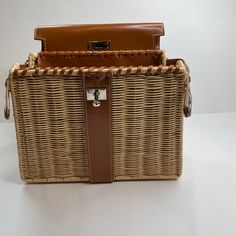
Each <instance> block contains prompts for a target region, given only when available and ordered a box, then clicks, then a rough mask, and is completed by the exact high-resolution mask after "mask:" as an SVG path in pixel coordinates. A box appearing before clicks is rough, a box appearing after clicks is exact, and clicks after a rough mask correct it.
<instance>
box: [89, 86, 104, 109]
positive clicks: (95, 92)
mask: <svg viewBox="0 0 236 236" xmlns="http://www.w3.org/2000/svg"><path fill="white" fill-rule="evenodd" d="M86 96H87V101H93V106H94V107H99V106H100V105H101V101H102V100H107V91H106V89H105V88H89V89H87V90H86Z"/></svg>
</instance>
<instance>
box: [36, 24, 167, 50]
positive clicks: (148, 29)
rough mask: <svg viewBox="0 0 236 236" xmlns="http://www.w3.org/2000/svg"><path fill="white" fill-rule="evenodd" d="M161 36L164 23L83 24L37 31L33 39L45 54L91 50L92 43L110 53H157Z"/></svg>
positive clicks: (39, 28) (37, 29) (45, 28)
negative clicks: (104, 46) (48, 52)
mask: <svg viewBox="0 0 236 236" xmlns="http://www.w3.org/2000/svg"><path fill="white" fill-rule="evenodd" d="M162 35H164V26H163V23H130V24H80V25H65V26H46V27H38V28H36V29H35V36H34V38H35V39H36V40H41V41H42V51H80V50H91V48H90V46H91V42H101V43H100V46H101V47H103V45H106V47H107V49H109V50H139V49H158V48H159V47H160V36H162ZM101 49H103V50H104V48H101ZM95 50H96V48H95Z"/></svg>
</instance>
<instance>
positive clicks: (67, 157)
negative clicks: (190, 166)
mask: <svg viewBox="0 0 236 236" xmlns="http://www.w3.org/2000/svg"><path fill="white" fill-rule="evenodd" d="M163 34H164V28H163V24H161V23H150V24H149V23H145V24H108V25H72V26H61V27H40V28H37V29H36V30H35V38H36V39H39V40H41V41H42V51H41V52H39V53H31V54H30V55H29V58H28V61H27V63H26V64H25V65H19V64H15V65H14V66H13V67H12V69H11V70H10V73H9V77H8V79H7V80H6V107H5V117H6V118H9V114H10V104H9V103H10V102H9V96H10V93H11V97H12V103H13V112H14V120H15V127H16V136H17V144H18V154H19V162H20V173H21V178H22V179H23V180H24V181H26V182H30V183H33V182H39V183H41V182H71V181H90V182H112V181H113V180H142V179H143V180H144V179H176V178H178V177H179V176H180V175H181V171H182V135H183V114H185V116H189V115H190V113H191V93H190V88H189V82H190V76H189V69H188V67H187V65H186V64H185V62H184V61H183V60H181V59H167V58H166V57H165V53H164V52H163V51H161V50H160V49H159V42H160V36H161V35H163Z"/></svg>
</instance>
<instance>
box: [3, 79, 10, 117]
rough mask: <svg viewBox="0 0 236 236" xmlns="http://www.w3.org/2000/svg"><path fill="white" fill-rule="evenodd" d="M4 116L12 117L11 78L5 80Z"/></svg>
mask: <svg viewBox="0 0 236 236" xmlns="http://www.w3.org/2000/svg"><path fill="white" fill-rule="evenodd" d="M4 117H5V119H7V120H8V119H9V118H10V89H9V79H6V82H5V107H4Z"/></svg>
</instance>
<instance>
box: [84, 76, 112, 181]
mask: <svg viewBox="0 0 236 236" xmlns="http://www.w3.org/2000/svg"><path fill="white" fill-rule="evenodd" d="M102 75H104V74H101V76H99V77H97V76H96V74H91V73H89V72H88V73H86V74H84V75H83V76H82V78H83V89H84V101H85V111H86V130H87V150H88V152H87V153H88V161H89V163H88V164H89V172H90V182H92V183H106V182H112V181H113V170H112V169H113V167H112V135H111V130H112V129H111V118H112V116H111V76H102ZM88 88H98V89H99V88H106V91H107V100H104V101H101V105H100V106H99V107H94V106H93V105H92V101H87V100H86V89H88Z"/></svg>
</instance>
